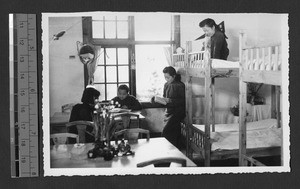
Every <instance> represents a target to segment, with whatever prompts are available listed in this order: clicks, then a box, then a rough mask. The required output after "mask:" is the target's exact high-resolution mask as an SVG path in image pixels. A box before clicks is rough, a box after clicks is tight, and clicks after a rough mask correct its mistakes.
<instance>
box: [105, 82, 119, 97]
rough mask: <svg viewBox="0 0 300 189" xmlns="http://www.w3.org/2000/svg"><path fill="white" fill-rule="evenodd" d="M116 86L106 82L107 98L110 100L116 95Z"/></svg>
mask: <svg viewBox="0 0 300 189" xmlns="http://www.w3.org/2000/svg"><path fill="white" fill-rule="evenodd" d="M117 90H118V86H117V84H107V100H111V99H112V98H114V97H115V96H117Z"/></svg>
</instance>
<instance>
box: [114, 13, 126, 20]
mask: <svg viewBox="0 0 300 189" xmlns="http://www.w3.org/2000/svg"><path fill="white" fill-rule="evenodd" d="M117 19H118V20H122V21H124V20H128V15H120V14H118V16H117Z"/></svg>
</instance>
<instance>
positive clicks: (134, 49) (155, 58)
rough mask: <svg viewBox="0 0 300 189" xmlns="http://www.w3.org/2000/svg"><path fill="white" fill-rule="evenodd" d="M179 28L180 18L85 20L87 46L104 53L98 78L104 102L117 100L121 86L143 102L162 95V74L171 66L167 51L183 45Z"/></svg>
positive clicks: (101, 17)
mask: <svg viewBox="0 0 300 189" xmlns="http://www.w3.org/2000/svg"><path fill="white" fill-rule="evenodd" d="M176 24H177V25H176ZM178 24H179V16H171V15H170V14H164V15H161V14H159V15H155V14H134V16H129V15H127V16H123V15H117V16H116V15H111V14H109V15H97V16H93V17H85V18H83V35H84V36H83V39H84V43H89V44H93V45H94V46H95V48H96V49H97V50H98V51H99V52H100V57H99V58H98V59H97V69H96V71H95V74H94V84H95V86H96V88H97V89H98V90H99V91H100V92H101V96H100V100H110V99H112V98H113V97H114V96H116V94H117V87H118V86H119V85H121V84H126V85H128V86H129V88H130V93H131V94H132V95H134V96H136V97H137V98H138V99H139V100H140V101H147V102H148V101H149V100H150V98H151V97H152V96H154V95H162V93H163V85H164V83H165V79H164V77H163V73H162V70H163V68H164V67H166V66H168V65H169V63H168V61H167V57H166V56H167V55H165V48H170V47H171V45H173V44H175V45H179V41H180V39H179V35H176V34H179V30H180V28H179V27H178V26H179V25H178ZM172 28H174V29H172ZM176 32H177V33H176ZM173 39H174V40H173Z"/></svg>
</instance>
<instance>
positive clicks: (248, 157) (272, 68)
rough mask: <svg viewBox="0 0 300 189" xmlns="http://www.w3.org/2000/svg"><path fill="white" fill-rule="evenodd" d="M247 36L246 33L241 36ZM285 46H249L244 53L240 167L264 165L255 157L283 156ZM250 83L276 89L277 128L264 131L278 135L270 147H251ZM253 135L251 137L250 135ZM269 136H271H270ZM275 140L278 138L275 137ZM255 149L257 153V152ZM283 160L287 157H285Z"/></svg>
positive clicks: (273, 94) (273, 92)
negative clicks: (282, 122)
mask: <svg viewBox="0 0 300 189" xmlns="http://www.w3.org/2000/svg"><path fill="white" fill-rule="evenodd" d="M241 35H243V34H241ZM280 49H281V45H280V44H273V45H268V46H255V47H245V48H242V49H241V52H240V56H241V57H240V60H241V66H240V80H239V90H240V97H239V102H240V103H239V107H240V110H239V115H240V116H239V165H240V166H247V165H248V166H249V165H250V166H263V164H262V163H260V162H259V161H257V160H255V158H253V156H254V157H255V156H258V154H259V152H260V153H261V152H263V153H264V154H266V155H270V156H271V155H281V157H283V156H282V155H283V154H282V147H281V146H282V127H281V114H280V93H281V92H280V90H281V84H282V80H281V78H282V77H281V65H282V63H281V55H280V54H281V53H280ZM247 83H263V84H267V85H271V86H272V90H271V107H272V111H271V112H272V118H276V127H275V128H272V129H268V128H267V129H264V130H261V131H265V132H274V133H275V132H276V135H277V137H278V138H277V139H276V140H277V142H276V143H273V144H271V145H269V146H267V147H261V148H256V149H253V147H252V146H251V144H249V141H250V140H249V137H250V138H251V134H252V133H249V132H248V129H247V128H248V126H249V123H247V122H246V103H247ZM249 135H250V136H249ZM268 137H269V136H268ZM273 138H274V139H275V138H276V137H273ZM253 150H254V153H253ZM281 159H283V158H281Z"/></svg>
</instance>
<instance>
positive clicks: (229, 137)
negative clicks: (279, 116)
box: [193, 119, 282, 151]
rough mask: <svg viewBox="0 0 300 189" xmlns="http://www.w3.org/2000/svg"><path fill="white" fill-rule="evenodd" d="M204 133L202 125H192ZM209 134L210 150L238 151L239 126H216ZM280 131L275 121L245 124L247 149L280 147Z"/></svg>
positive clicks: (267, 120) (268, 120)
mask: <svg viewBox="0 0 300 189" xmlns="http://www.w3.org/2000/svg"><path fill="white" fill-rule="evenodd" d="M193 126H194V127H196V128H198V129H200V130H202V131H204V125H196V124H194V125H193ZM215 126H216V127H215V129H216V130H215V132H211V135H210V138H211V144H212V146H211V150H212V151H218V150H234V149H239V124H236V123H235V124H217V125H215ZM281 136H282V129H281V128H277V120H276V119H266V120H260V121H255V122H249V123H247V148H249V149H251V148H266V147H279V146H281V138H282V137H281Z"/></svg>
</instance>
